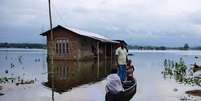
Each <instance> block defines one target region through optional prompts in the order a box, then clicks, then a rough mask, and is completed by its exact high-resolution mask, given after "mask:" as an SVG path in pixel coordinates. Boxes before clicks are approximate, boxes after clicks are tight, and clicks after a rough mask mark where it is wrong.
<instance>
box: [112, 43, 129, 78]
mask: <svg viewBox="0 0 201 101" xmlns="http://www.w3.org/2000/svg"><path fill="white" fill-rule="evenodd" d="M115 55H116V62H117V67H118V75H119V77H120V79H121V81H124V80H125V79H126V64H127V60H128V58H127V55H128V51H127V49H126V47H125V45H124V44H123V42H120V43H119V46H118V48H117V49H116V52H115Z"/></svg>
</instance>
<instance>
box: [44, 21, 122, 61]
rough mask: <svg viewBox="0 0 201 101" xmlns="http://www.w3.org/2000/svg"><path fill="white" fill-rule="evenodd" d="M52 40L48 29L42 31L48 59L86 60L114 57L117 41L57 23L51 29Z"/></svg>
mask: <svg viewBox="0 0 201 101" xmlns="http://www.w3.org/2000/svg"><path fill="white" fill-rule="evenodd" d="M52 30H53V42H51V36H50V32H51V31H50V30H48V31H46V32H44V33H42V34H41V35H42V36H46V37H47V49H48V59H50V57H51V56H53V59H56V60H88V59H94V58H98V59H103V58H104V59H107V58H114V51H115V46H116V44H118V43H119V42H117V41H112V40H111V39H109V38H106V37H104V36H101V35H98V34H95V33H91V32H86V31H82V30H79V29H74V28H69V27H64V26H61V25H58V26H56V27H54V28H53V29H52Z"/></svg>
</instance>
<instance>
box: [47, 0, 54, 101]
mask: <svg viewBox="0 0 201 101" xmlns="http://www.w3.org/2000/svg"><path fill="white" fill-rule="evenodd" d="M48 6H49V20H50V37H51V39H50V40H51V41H50V42H51V43H50V44H51V45H50V50H51V67H52V68H51V74H52V80H51V84H52V101H54V61H53V56H54V48H53V47H54V38H53V31H52V15H51V0H48Z"/></svg>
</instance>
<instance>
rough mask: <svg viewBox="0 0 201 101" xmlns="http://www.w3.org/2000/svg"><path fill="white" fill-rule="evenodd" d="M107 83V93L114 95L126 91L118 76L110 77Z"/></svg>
mask: <svg viewBox="0 0 201 101" xmlns="http://www.w3.org/2000/svg"><path fill="white" fill-rule="evenodd" d="M106 81H107V84H106V92H112V93H113V94H117V93H118V92H120V91H124V88H123V86H122V83H121V80H120V77H119V76H118V75H117V74H110V75H108V77H107V79H106Z"/></svg>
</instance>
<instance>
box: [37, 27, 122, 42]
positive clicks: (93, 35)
mask: <svg viewBox="0 0 201 101" xmlns="http://www.w3.org/2000/svg"><path fill="white" fill-rule="evenodd" d="M57 27H62V28H65V29H67V30H70V31H72V32H74V33H76V34H78V35H81V36H86V37H90V38H92V39H95V40H99V41H102V42H112V43H118V42H116V41H113V40H111V39H109V38H107V37H105V36H102V35H99V34H96V33H92V32H87V31H83V30H80V29H75V28H70V27H66V26H61V25H58V26H56V27H54V28H53V29H55V28H57ZM47 32H48V31H47ZM47 32H44V33H42V34H41V35H44V34H45V33H47Z"/></svg>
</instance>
